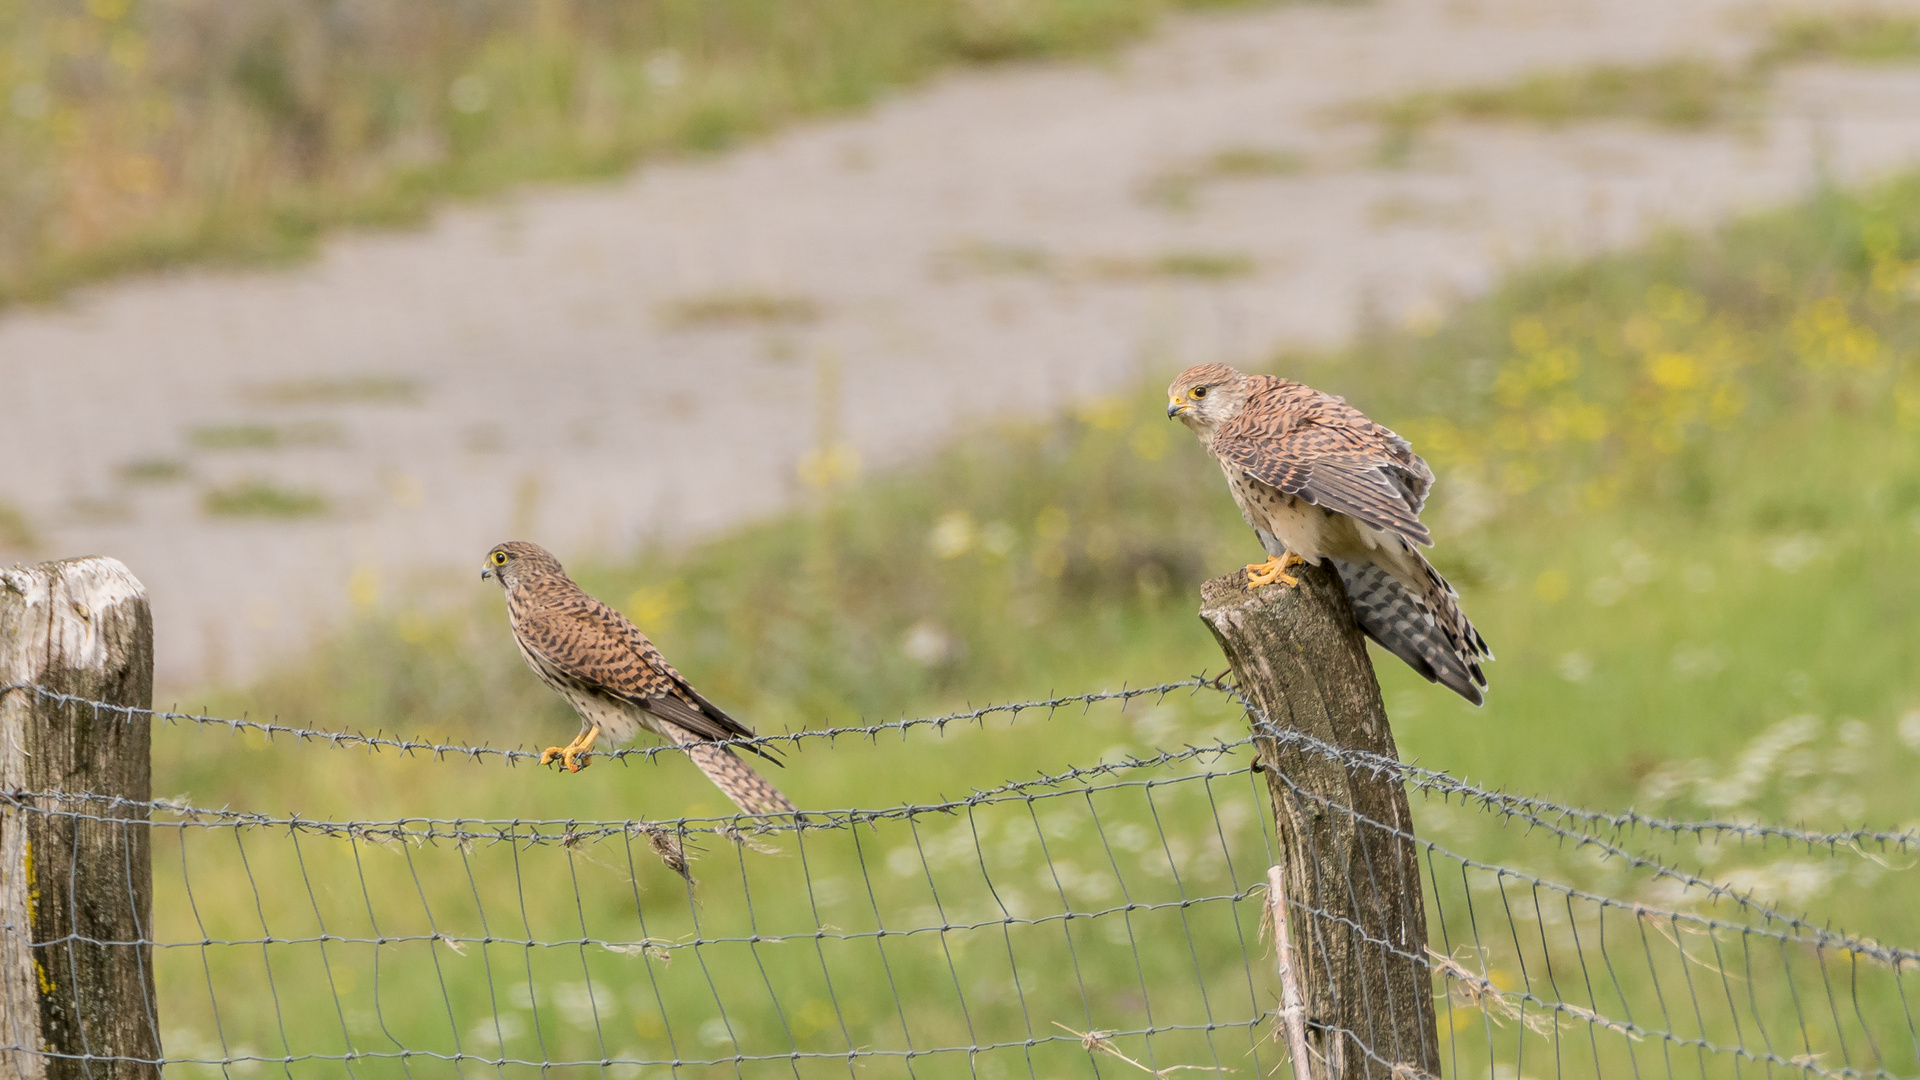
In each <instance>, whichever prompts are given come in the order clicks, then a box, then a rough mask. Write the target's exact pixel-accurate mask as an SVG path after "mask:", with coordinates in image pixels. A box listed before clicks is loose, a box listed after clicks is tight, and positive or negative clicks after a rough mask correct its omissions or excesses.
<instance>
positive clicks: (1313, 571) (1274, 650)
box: [1200, 566, 1440, 1080]
mask: <svg viewBox="0 0 1920 1080" xmlns="http://www.w3.org/2000/svg"><path fill="white" fill-rule="evenodd" d="M1295 573H1296V574H1297V575H1298V576H1299V578H1300V584H1299V586H1298V587H1296V588H1278V587H1274V586H1267V587H1264V588H1261V589H1258V590H1249V589H1248V588H1247V575H1246V574H1245V572H1243V571H1235V572H1234V573H1232V574H1228V575H1225V576H1223V577H1217V578H1214V579H1213V580H1211V581H1209V582H1207V583H1206V584H1205V585H1203V586H1202V587H1201V593H1200V595H1201V607H1200V617H1201V619H1202V620H1203V621H1205V622H1206V624H1207V626H1208V628H1209V629H1211V630H1212V631H1213V635H1214V637H1215V638H1216V639H1217V640H1218V641H1219V642H1220V648H1221V650H1222V651H1223V652H1225V653H1226V656H1227V662H1228V663H1229V664H1231V665H1232V667H1233V674H1234V678H1235V680H1236V681H1237V682H1238V684H1239V687H1240V691H1241V693H1242V694H1244V695H1245V697H1246V699H1247V701H1248V702H1249V703H1251V704H1252V705H1253V707H1254V708H1255V709H1256V710H1257V712H1258V715H1259V716H1260V717H1263V718H1264V719H1265V720H1266V721H1267V722H1268V723H1270V724H1271V725H1273V727H1274V728H1277V729H1279V730H1281V731H1295V732H1299V733H1301V734H1303V735H1306V736H1310V737H1312V738H1313V739H1316V740H1318V741H1319V742H1321V743H1324V744H1327V745H1330V746H1333V747H1337V748H1339V750H1341V751H1363V752H1367V753H1371V754H1377V755H1381V756H1383V757H1385V758H1387V759H1390V760H1395V761H1397V760H1398V759H1399V752H1398V750H1396V749H1395V747H1394V744H1393V732H1392V731H1391V730H1390V729H1389V728H1388V726H1387V712H1386V706H1385V705H1384V704H1383V703H1382V702H1381V700H1380V685H1379V683H1378V682H1377V681H1375V679H1374V674H1373V665H1372V663H1371V662H1370V661H1369V659H1368V657H1367V647H1366V641H1365V639H1364V638H1362V637H1361V634H1360V627H1359V624H1358V623H1356V622H1355V621H1354V617H1353V607H1352V605H1351V604H1349V603H1348V601H1347V593H1346V589H1345V587H1344V586H1342V585H1341V583H1340V578H1339V576H1338V575H1337V574H1336V573H1335V572H1334V571H1333V569H1332V567H1331V566H1319V567H1313V566H1302V567H1298V568H1296V570H1295ZM1256 745H1257V747H1258V752H1259V759H1260V764H1261V767H1262V768H1263V769H1264V771H1265V772H1266V776H1267V790H1268V792H1269V793H1270V794H1271V796H1272V798H1273V810H1274V825H1275V831H1276V832H1277V834H1278V836H1279V842H1280V854H1281V858H1280V860H1279V865H1278V867H1276V869H1278V870H1279V871H1280V873H1279V874H1278V878H1279V881H1278V882H1277V883H1276V884H1278V885H1279V886H1281V887H1280V888H1279V889H1278V890H1277V895H1271V896H1270V899H1272V900H1278V901H1279V902H1280V903H1281V904H1282V905H1283V906H1282V911H1283V915H1282V918H1283V919H1285V920H1286V921H1289V922H1290V923H1291V930H1292V933H1291V934H1290V935H1289V938H1290V940H1291V945H1292V948H1291V949H1290V952H1291V953H1292V955H1291V957H1290V958H1288V966H1289V967H1290V968H1291V971H1290V974H1291V976H1292V978H1293V979H1294V980H1297V982H1298V985H1299V991H1298V992H1299V993H1300V995H1301V996H1302V998H1303V999H1304V1000H1303V1005H1304V1026H1305V1032H1304V1034H1305V1042H1306V1044H1307V1046H1306V1053H1305V1054H1304V1055H1301V1054H1296V1056H1295V1060H1294V1068H1295V1075H1296V1076H1297V1077H1299V1080H1354V1078H1364V1080H1389V1078H1390V1077H1393V1078H1394V1080H1404V1078H1405V1076H1406V1074H1407V1070H1409V1069H1411V1070H1415V1071H1416V1073H1417V1074H1418V1075H1424V1076H1429V1077H1438V1076H1439V1075H1440V1053H1439V1038H1438V1029H1437V1027H1436V1016H1435V1009H1434V1002H1433V982H1432V976H1431V970H1430V969H1429V968H1428V966H1427V964H1426V962H1425V957H1426V955H1427V952H1426V949H1427V919H1426V905H1425V902H1424V900H1423V898H1422V896H1421V887H1420V865H1419V860H1418V857H1417V853H1416V851H1415V848H1414V845H1413V843H1412V841H1411V840H1410V839H1409V838H1410V837H1411V836H1412V835H1413V825H1412V816H1411V814H1410V812H1409V810H1408V807H1407V793H1406V789H1405V788H1404V787H1402V786H1401V784H1400V781H1399V780H1398V779H1397V778H1396V777H1394V776H1393V775H1391V774H1382V773H1380V772H1378V771H1375V770H1372V769H1369V768H1367V767H1365V766H1364V765H1358V764H1350V763H1349V762H1347V761H1343V760H1340V759H1338V758H1336V757H1334V756H1332V755H1329V754H1327V753H1325V752H1321V751H1317V750H1314V749H1310V748H1308V747H1305V746H1302V745H1299V744H1295V743H1288V742H1286V741H1284V740H1277V739H1274V738H1270V737H1269V738H1260V739H1258V740H1257V744H1256ZM1363 819H1364V820H1363ZM1370 822H1371V823H1372V824H1370ZM1278 929H1279V925H1278V924H1276V931H1277V930H1278ZM1277 937H1278V935H1277V933H1276V938H1277ZM1282 1004H1283V1010H1284V1007H1285V1005H1287V1004H1291V1003H1289V1002H1283V1003H1282ZM1282 1019H1283V1021H1284V1020H1285V1015H1284V1011H1283V1016H1282ZM1303 1057H1304V1059H1305V1060H1302V1058H1303ZM1395 1074H1399V1076H1398V1077H1395Z"/></svg>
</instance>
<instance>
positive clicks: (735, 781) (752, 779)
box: [661, 724, 794, 814]
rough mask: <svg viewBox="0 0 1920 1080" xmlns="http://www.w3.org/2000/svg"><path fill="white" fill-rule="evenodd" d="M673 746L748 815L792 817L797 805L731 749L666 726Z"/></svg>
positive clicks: (683, 729)
mask: <svg viewBox="0 0 1920 1080" xmlns="http://www.w3.org/2000/svg"><path fill="white" fill-rule="evenodd" d="M661 726H662V727H665V728H666V729H667V731H668V734H669V737H671V738H672V739H673V741H674V744H675V745H676V746H678V747H680V748H681V749H682V750H685V751H686V752H687V756H688V757H690V758H692V759H693V763H694V764H695V765H698V766H700V771H701V772H703V773H706V774H707V779H709V780H711V781H713V786H714V787H717V788H719V789H720V793H721V794H723V795H725V796H726V797H727V798H729V799H732V800H733V801H734V804H735V805H736V806H738V807H740V809H742V810H745V811H746V812H747V813H749V814H791V813H793V812H794V805H793V803H792V802H791V801H789V800H788V798H787V797H786V796H785V795H782V794H780V789H779V788H776V787H774V786H773V785H772V784H770V783H768V782H767V778H766V777H764V776H761V775H760V774H759V773H757V772H754V771H753V767H752V766H750V765H748V764H747V763H746V762H744V761H741V760H740V758H739V756H738V755H736V754H735V753H734V752H733V748H732V747H728V746H715V745H714V744H713V743H710V742H707V741H706V740H704V739H701V738H698V737H697V736H695V735H694V734H693V733H692V732H690V731H688V730H686V729H685V728H682V727H679V726H676V725H673V724H663V725H661Z"/></svg>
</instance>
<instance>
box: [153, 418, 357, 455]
mask: <svg viewBox="0 0 1920 1080" xmlns="http://www.w3.org/2000/svg"><path fill="white" fill-rule="evenodd" d="M343 437H344V436H343V434H342V433H341V431H340V427H339V425H337V424H332V423H328V422H326V421H321V420H307V421H302V422H300V423H296V424H260V423H238V424H202V425H200V426H198V427H195V428H193V429H192V430H190V431H188V432H187V445H188V446H191V447H193V448H194V449H195V450H210V451H215V452H219V451H233V450H280V449H283V448H286V447H290V446H332V445H337V444H338V443H339V442H340V440H341V439H342V438H343Z"/></svg>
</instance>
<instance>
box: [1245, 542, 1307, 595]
mask: <svg viewBox="0 0 1920 1080" xmlns="http://www.w3.org/2000/svg"><path fill="white" fill-rule="evenodd" d="M1306 561H1307V560H1305V559H1303V558H1301V557H1300V556H1298V555H1295V554H1294V553H1293V552H1291V551H1289V552H1287V553H1286V554H1285V555H1269V556H1267V561H1266V562H1257V563H1248V564H1247V587H1248V588H1250V589H1257V588H1259V587H1260V586H1262V585H1271V584H1273V583H1274V582H1276V581H1277V582H1279V583H1280V584H1282V585H1285V586H1286V587H1287V588H1289V589H1291V588H1293V587H1294V586H1295V585H1298V584H1300V579H1299V578H1297V577H1294V576H1293V575H1292V574H1289V573H1287V569H1288V568H1289V567H1294V566H1302V565H1305V563H1306Z"/></svg>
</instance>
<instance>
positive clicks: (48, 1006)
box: [0, 558, 160, 1080]
mask: <svg viewBox="0 0 1920 1080" xmlns="http://www.w3.org/2000/svg"><path fill="white" fill-rule="evenodd" d="M28 687H40V688H43V689H45V690H47V691H51V692H53V693H56V694H66V695H71V696H72V697H74V698H78V699H83V700H87V701H102V702H107V703H109V704H112V705H120V706H130V707H134V708H138V709H148V708H151V707H152V705H153V617H152V615H151V613H150V612H149V611H148V609H147V593H146V589H145V587H143V586H142V585H141V584H140V582H139V581H138V580H136V579H135V578H134V576H133V574H132V573H130V572H128V570H127V568H126V567H125V566H123V565H121V564H120V562H119V561H118V560H115V559H104V558H84V559H65V560H62V561H59V562H50V563H41V564H40V565H38V566H25V567H22V566H16V567H14V568H12V569H10V570H0V688H5V689H0V1077H5V1078H14V1077H19V1078H23V1080H40V1078H43V1077H46V1078H56V1080H59V1078H66V1077H92V1078H116V1080H117V1078H125V1077H150V1078H154V1080H158V1077H159V1076H160V1066H159V1065H158V1064H157V1062H158V1060H159V1057H160V1032H159V1015H158V1003H157V1002H156V1001H155V999H154V989H153V948H152V946H151V945H150V944H147V942H150V941H151V940H152V937H153V934H152V927H153V872H152V864H151V857H150V849H149V847H148V835H147V833H148V829H147V825H146V822H147V807H146V805H145V804H146V803H147V801H148V800H149V799H150V798H151V795H150V791H151V777H150V774H149V772H148V769H149V761H148V756H147V750H148V745H149V742H150V737H151V734H152V732H151V721H150V719H149V718H148V717H146V716H144V715H128V714H126V713H124V712H119V711H115V710H109V709H97V708H95V707H93V706H90V705H84V704H79V703H76V702H64V701H61V700H59V699H57V698H51V697H47V696H45V695H44V694H41V693H39V692H37V691H36V690H33V689H29V688H28ZM49 791H59V792H72V793H87V794H89V795H90V796H91V798H89V799H86V800H75V799H70V798H60V799H51V798H46V797H42V796H40V795H38V794H37V793H42V792H49ZM116 799H118V800H129V801H130V804H129V802H116V801H115V800H116ZM74 812H77V814H76V813H74Z"/></svg>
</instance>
